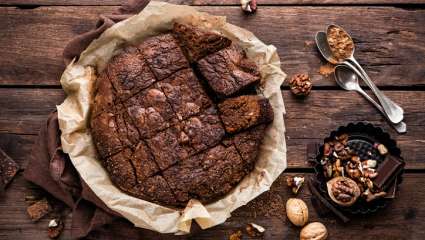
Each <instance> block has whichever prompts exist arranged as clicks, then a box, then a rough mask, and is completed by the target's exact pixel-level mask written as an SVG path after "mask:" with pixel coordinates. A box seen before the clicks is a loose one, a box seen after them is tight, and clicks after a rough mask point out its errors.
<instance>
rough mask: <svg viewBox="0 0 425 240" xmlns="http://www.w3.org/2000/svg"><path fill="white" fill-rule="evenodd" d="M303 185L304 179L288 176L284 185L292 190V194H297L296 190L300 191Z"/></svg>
mask: <svg viewBox="0 0 425 240" xmlns="http://www.w3.org/2000/svg"><path fill="white" fill-rule="evenodd" d="M303 183H304V177H297V176H295V177H293V176H288V177H287V178H286V184H287V185H288V187H290V188H291V189H292V192H293V193H294V194H297V193H298V190H300V188H301V187H302V185H303Z"/></svg>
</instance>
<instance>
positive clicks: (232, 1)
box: [0, 0, 425, 8]
mask: <svg viewBox="0 0 425 240" xmlns="http://www.w3.org/2000/svg"><path fill="white" fill-rule="evenodd" d="M123 2H126V1H125V0H103V1H102V0H3V1H2V2H1V3H0V5H61V6H62V5H64V6H75V5H98V6H108V5H120V4H122V3H123ZM164 2H170V3H174V4H186V5H195V6H199V5H202V6H203V5H211V6H214V5H239V4H240V1H239V0H164ZM257 2H258V4H259V7H260V8H261V5H358V4H365V5H381V4H382V5H392V4H424V3H425V1H424V0H409V1H403V0H357V1H355V0H259V1H257Z"/></svg>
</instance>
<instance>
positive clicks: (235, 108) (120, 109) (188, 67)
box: [90, 23, 273, 207]
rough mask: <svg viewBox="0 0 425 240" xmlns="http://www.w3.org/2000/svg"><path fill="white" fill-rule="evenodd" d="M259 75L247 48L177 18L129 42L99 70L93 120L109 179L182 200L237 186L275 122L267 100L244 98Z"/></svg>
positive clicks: (146, 194) (159, 198) (211, 196)
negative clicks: (167, 29)
mask: <svg viewBox="0 0 425 240" xmlns="http://www.w3.org/2000/svg"><path fill="white" fill-rule="evenodd" d="M259 81H260V74H259V72H258V69H257V66H256V65H255V64H254V63H253V62H252V61H251V60H249V59H248V58H247V56H246V54H245V52H244V51H243V50H242V49H241V48H239V47H238V46H236V45H235V44H232V42H231V41H230V40H229V39H227V38H225V37H224V36H221V35H219V34H217V33H213V32H208V31H205V30H200V29H197V28H196V27H194V26H190V25H183V24H177V23H176V24H175V25H174V29H173V31H172V32H169V33H165V34H162V35H159V36H154V37H151V38H148V39H146V40H145V41H144V42H143V43H141V44H139V45H137V46H128V47H125V48H124V49H123V50H122V51H120V52H119V53H117V54H116V55H115V56H114V57H113V58H112V59H111V61H110V62H109V63H108V65H107V66H106V68H105V70H104V71H103V72H101V73H99V75H98V78H97V80H96V84H95V96H94V103H93V106H92V113H91V119H90V128H91V134H92V138H93V142H94V144H95V146H96V149H97V152H98V156H99V160H100V161H101V162H102V164H103V166H104V167H105V169H106V170H107V172H108V173H109V176H110V179H111V181H112V182H113V183H114V184H115V185H116V186H117V187H118V188H119V189H121V190H122V191H123V192H125V193H127V194H129V195H132V196H135V197H137V198H141V199H144V200H147V201H151V202H156V203H159V204H163V205H167V206H174V207H182V206H185V205H186V204H187V202H188V201H189V200H190V199H192V198H195V199H198V200H200V201H201V202H203V203H209V202H211V201H214V200H217V199H218V198H220V197H222V196H223V195H225V194H227V193H229V192H230V191H231V190H232V189H233V188H234V187H235V186H236V185H237V184H238V183H239V182H240V181H241V180H242V179H243V178H244V177H245V176H246V175H247V174H248V173H249V172H250V171H251V170H252V169H253V167H254V165H255V162H256V158H257V155H258V152H259V147H260V144H261V141H262V139H263V136H264V132H265V129H266V125H267V124H268V123H270V122H271V121H272V120H273V110H272V109H271V106H270V104H269V103H268V100H267V99H265V98H262V97H259V96H257V95H249V96H248V95H243V96H238V94H239V95H241V94H242V93H241V91H242V90H243V89H246V88H249V87H250V86H253V85H255V84H257V83H259ZM229 96H232V97H233V98H228V97H229ZM226 98H228V99H226ZM218 101H220V102H218Z"/></svg>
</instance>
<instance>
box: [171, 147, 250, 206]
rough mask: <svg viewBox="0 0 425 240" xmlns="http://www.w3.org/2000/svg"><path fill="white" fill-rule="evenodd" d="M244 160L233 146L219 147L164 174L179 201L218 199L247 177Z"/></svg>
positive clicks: (181, 162)
mask: <svg viewBox="0 0 425 240" xmlns="http://www.w3.org/2000/svg"><path fill="white" fill-rule="evenodd" d="M241 163H242V160H241V158H240V156H239V154H238V152H237V151H236V149H235V148H234V147H233V146H230V147H227V148H226V147H224V146H222V145H218V146H216V147H214V148H211V149H208V150H207V151H205V152H202V153H200V154H198V155H194V156H192V157H190V158H188V159H185V160H183V161H180V162H179V163H178V164H177V165H175V166H172V167H170V168H169V169H167V170H165V171H164V172H163V175H164V178H165V180H166V181H167V182H168V184H169V185H170V187H171V189H172V190H173V192H174V195H175V196H176V199H177V201H179V202H182V203H185V202H187V201H188V200H190V199H191V198H195V199H198V200H201V201H203V200H205V199H209V200H211V199H216V198H217V197H220V196H222V195H223V194H225V193H227V192H228V191H229V190H230V189H231V188H233V187H234V186H235V185H236V184H237V183H238V182H239V181H240V180H241V179H242V178H243V176H244V172H243V169H242V164H241Z"/></svg>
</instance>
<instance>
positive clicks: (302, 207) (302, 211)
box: [286, 198, 308, 227]
mask: <svg viewBox="0 0 425 240" xmlns="http://www.w3.org/2000/svg"><path fill="white" fill-rule="evenodd" d="M286 215H287V216H288V219H289V221H291V222H292V223H293V224H294V225H295V226H298V227H302V226H304V225H305V224H306V223H307V221H308V208H307V204H305V202H304V201H303V200H301V199H298V198H290V199H288V201H287V202H286Z"/></svg>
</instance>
